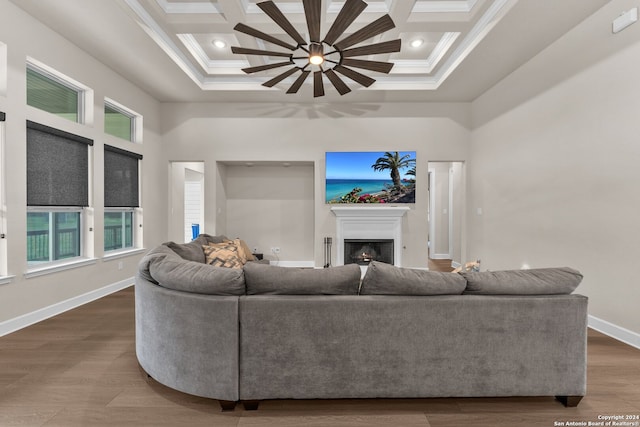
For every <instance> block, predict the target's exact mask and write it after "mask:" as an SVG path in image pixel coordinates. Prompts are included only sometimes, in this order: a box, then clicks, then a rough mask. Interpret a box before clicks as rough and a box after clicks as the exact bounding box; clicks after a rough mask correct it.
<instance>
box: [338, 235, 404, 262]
mask: <svg viewBox="0 0 640 427" xmlns="http://www.w3.org/2000/svg"><path fill="white" fill-rule="evenodd" d="M371 261H380V262H384V263H387V264H392V265H393V239H376V240H371V239H344V263H345V264H358V265H369V263H370V262H371Z"/></svg>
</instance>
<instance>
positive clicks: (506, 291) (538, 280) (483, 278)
mask: <svg viewBox="0 0 640 427" xmlns="http://www.w3.org/2000/svg"><path fill="white" fill-rule="evenodd" d="M460 274H461V275H462V276H463V277H464V278H465V279H466V280H467V288H466V289H465V291H464V293H465V294H481V295H557V294H570V293H571V292H573V291H574V290H575V289H576V288H577V287H578V285H579V284H580V282H581V281H582V274H580V272H579V271H577V270H574V269H572V268H569V267H561V268H537V269H531V270H506V271H480V272H466V273H464V272H463V273H460Z"/></svg>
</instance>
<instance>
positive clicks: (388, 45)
mask: <svg viewBox="0 0 640 427" xmlns="http://www.w3.org/2000/svg"><path fill="white" fill-rule="evenodd" d="M401 47H402V40H400V39H397V40H392V41H389V42H383V43H376V44H370V45H369V46H362V47H354V48H352V49H347V50H345V51H343V52H342V57H343V58H349V57H352V56H363V55H378V54H380V53H392V52H400V49H401Z"/></svg>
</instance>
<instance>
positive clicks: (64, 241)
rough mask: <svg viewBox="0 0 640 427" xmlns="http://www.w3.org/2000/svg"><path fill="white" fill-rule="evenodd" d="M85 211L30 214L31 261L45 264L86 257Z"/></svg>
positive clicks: (29, 247)
mask: <svg viewBox="0 0 640 427" xmlns="http://www.w3.org/2000/svg"><path fill="white" fill-rule="evenodd" d="M81 230H82V227H81V210H80V209H77V210H70V211H45V212H38V211H35V212H34V211H30V212H27V262H28V263H31V264H34V263H42V262H53V261H58V260H64V259H68V258H75V257H79V256H81V255H82V251H81V245H80V236H81V234H82V233H81Z"/></svg>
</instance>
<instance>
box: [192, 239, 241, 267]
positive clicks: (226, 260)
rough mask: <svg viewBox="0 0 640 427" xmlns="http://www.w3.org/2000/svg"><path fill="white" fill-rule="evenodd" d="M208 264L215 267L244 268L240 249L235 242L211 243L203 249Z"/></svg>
mask: <svg viewBox="0 0 640 427" xmlns="http://www.w3.org/2000/svg"><path fill="white" fill-rule="evenodd" d="M202 249H203V250H204V255H205V257H206V262H207V264H209V265H213V266H214V267H227V268H242V265H243V262H242V259H241V258H240V255H239V254H238V247H237V246H236V245H235V244H233V242H228V243H210V244H208V245H205V246H203V247H202Z"/></svg>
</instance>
